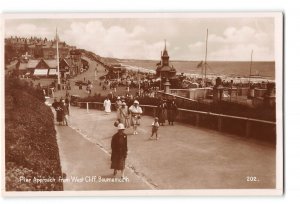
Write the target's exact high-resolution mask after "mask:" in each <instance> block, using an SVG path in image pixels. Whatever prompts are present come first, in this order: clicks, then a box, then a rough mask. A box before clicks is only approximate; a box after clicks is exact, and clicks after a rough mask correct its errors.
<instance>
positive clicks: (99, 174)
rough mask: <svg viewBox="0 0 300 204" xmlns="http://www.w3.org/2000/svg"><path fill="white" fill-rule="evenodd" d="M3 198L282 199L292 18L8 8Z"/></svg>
mask: <svg viewBox="0 0 300 204" xmlns="http://www.w3.org/2000/svg"><path fill="white" fill-rule="evenodd" d="M2 27H3V28H4V29H3V33H2V37H3V39H2V41H1V42H2V43H3V44H2V48H3V49H1V50H2V53H1V56H2V59H3V61H2V62H3V63H2V69H1V71H2V74H1V76H2V77H3V78H2V79H3V80H2V82H3V83H2V87H4V88H3V90H4V93H3V95H2V100H1V104H2V108H3V109H2V110H4V112H3V117H1V119H2V121H1V122H2V123H1V124H2V127H3V128H2V130H3V131H2V133H3V134H2V137H1V145H2V149H3V151H2V158H1V161H2V184H3V185H2V194H3V195H4V196H124V195H126V196H127V195H130V196H145V195H146V196H148V195H151V196H153V195H156V196H164V195H176V196H178V195H212V196H214V195H282V194H283V114H282V110H283V104H282V101H283V14H282V13H280V12H267V13H264V12H255V13H249V12H244V13H242V12H241V13H237V12H235V13H230V12H227V13H85V14H84V13H80V14H76V13H66V14H62V13H54V14H49V13H48V14H42V13H38V14H37V13H35V14H2Z"/></svg>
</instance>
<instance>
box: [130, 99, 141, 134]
mask: <svg viewBox="0 0 300 204" xmlns="http://www.w3.org/2000/svg"><path fill="white" fill-rule="evenodd" d="M129 112H130V118H131V126H132V127H133V134H134V135H137V134H138V133H137V126H139V125H140V122H141V114H142V113H143V111H142V108H141V107H140V106H139V102H138V101H137V100H135V101H134V102H133V105H132V106H130V108H129Z"/></svg>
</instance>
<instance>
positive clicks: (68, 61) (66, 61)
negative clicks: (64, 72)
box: [59, 59, 71, 67]
mask: <svg viewBox="0 0 300 204" xmlns="http://www.w3.org/2000/svg"><path fill="white" fill-rule="evenodd" d="M62 61H64V62H65V63H66V64H67V66H68V67H71V66H70V65H71V60H70V59H62V60H60V62H59V64H60V63H61V62H62Z"/></svg>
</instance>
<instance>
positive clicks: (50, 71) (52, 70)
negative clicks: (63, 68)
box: [49, 69, 57, 76]
mask: <svg viewBox="0 0 300 204" xmlns="http://www.w3.org/2000/svg"><path fill="white" fill-rule="evenodd" d="M49 75H51V76H52V75H57V71H56V69H49Z"/></svg>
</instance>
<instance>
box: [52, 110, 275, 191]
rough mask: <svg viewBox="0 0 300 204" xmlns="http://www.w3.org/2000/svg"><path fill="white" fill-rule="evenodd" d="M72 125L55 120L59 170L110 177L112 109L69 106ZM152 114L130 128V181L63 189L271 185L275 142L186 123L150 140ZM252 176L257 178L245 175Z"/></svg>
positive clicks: (69, 185) (163, 128)
mask: <svg viewBox="0 0 300 204" xmlns="http://www.w3.org/2000/svg"><path fill="white" fill-rule="evenodd" d="M70 113H71V116H70V121H69V124H70V127H65V126H57V131H58V143H59V148H60V155H61V163H62V168H63V172H65V173H66V174H67V176H68V177H70V176H72V175H81V176H86V175H91V176H93V175H100V176H102V177H110V176H111V174H112V171H111V170H110V156H109V152H110V141H111V137H112V135H113V134H114V133H115V132H116V131H117V129H116V128H115V127H114V126H113V122H114V121H115V119H116V113H115V112H112V113H111V114H109V115H105V113H104V112H103V111H99V110H90V111H89V113H87V112H86V110H85V109H79V108H78V107H71V110H70ZM151 123H152V118H151V117H148V116H143V117H142V122H141V126H140V127H139V129H138V132H139V134H138V135H132V129H127V130H126V131H125V133H127V134H128V149H129V153H128V159H127V160H126V163H127V170H126V174H127V175H128V177H129V179H130V182H128V183H113V184H112V183H105V184H103V183H80V184H74V183H66V184H65V190H74V189H76V190H77V189H81V190H96V189H97V190H101V189H102V190H103V189H219V188H220V189H223V188H228V189H230V188H234V189H238V188H253V189H254V188H275V185H276V183H275V181H276V178H275V177H276V175H275V161H276V158H275V156H276V151H275V148H273V147H271V146H268V145H263V144H259V143H257V142H255V141H250V140H248V139H244V138H241V137H237V136H234V135H230V134H226V133H221V132H217V131H214V130H210V129H204V128H196V127H193V126H190V125H187V124H182V123H179V124H178V123H175V126H169V125H167V126H161V127H160V129H159V135H160V140H158V141H156V140H149V139H148V138H149V136H150V133H151ZM248 176H255V177H256V178H257V181H255V182H249V181H247V177H248Z"/></svg>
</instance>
